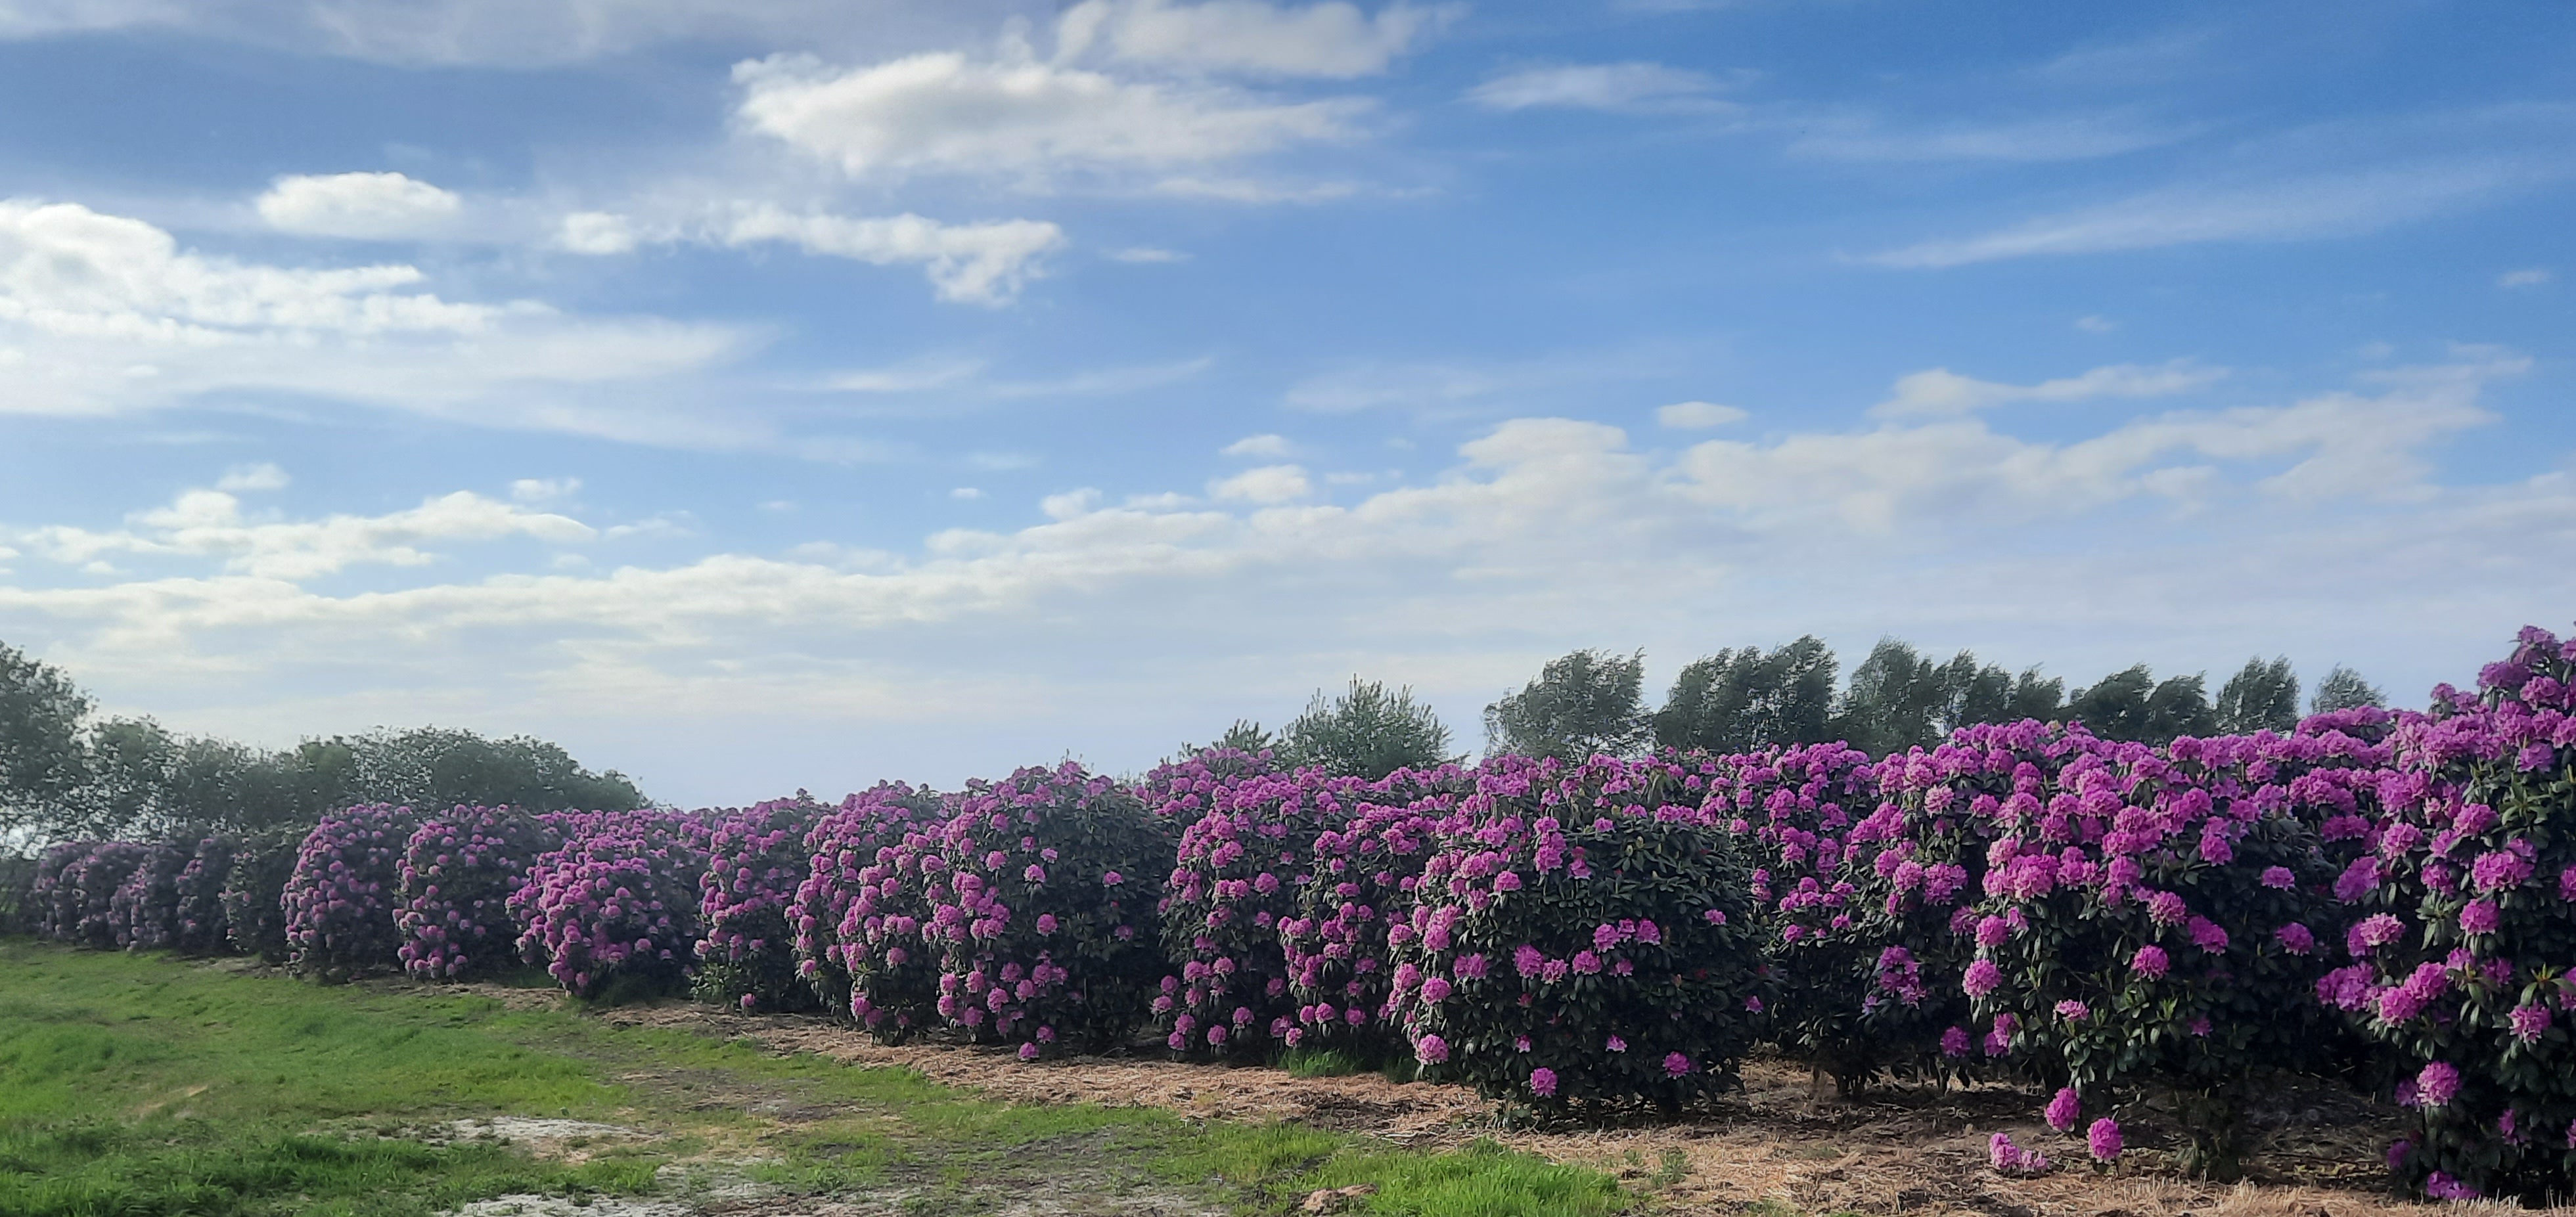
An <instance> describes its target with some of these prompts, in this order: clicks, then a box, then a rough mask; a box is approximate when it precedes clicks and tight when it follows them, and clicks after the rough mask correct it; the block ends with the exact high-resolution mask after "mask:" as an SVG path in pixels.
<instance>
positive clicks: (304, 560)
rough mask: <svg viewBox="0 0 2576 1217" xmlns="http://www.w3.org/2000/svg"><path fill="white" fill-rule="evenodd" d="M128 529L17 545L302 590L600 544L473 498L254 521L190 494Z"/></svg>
mask: <svg viewBox="0 0 2576 1217" xmlns="http://www.w3.org/2000/svg"><path fill="white" fill-rule="evenodd" d="M126 523H127V525H128V526H127V527H126V528H122V529H117V530H113V531H91V530H89V529H83V528H73V527H67V526H61V525H56V526H51V527H42V528H34V529H29V530H26V531H25V532H22V533H20V534H18V539H19V541H20V543H21V544H24V545H26V546H27V547H28V549H29V550H30V551H32V552H34V553H37V554H39V555H42V556H44V557H46V558H50V559H52V560H54V561H56V562H61V563H67V564H71V565H84V564H88V563H93V562H97V561H98V560H100V559H102V558H105V557H108V556H111V555H132V556H144V557H199V558H220V559H222V561H223V569H224V570H226V571H228V572H233V573H238V574H243V575H249V576H252V577H255V578H262V579H281V580H302V579H311V578H314V577H317V576H321V575H328V574H332V573H335V572H337V571H340V570H342V569H344V568H347V567H349V566H353V565H360V564H376V565H388V566H424V565H427V564H429V563H430V562H432V561H434V560H435V555H434V554H432V553H431V552H430V551H428V550H426V549H423V548H422V546H424V545H427V544H430V543H433V542H440V541H491V540H497V539H500V538H503V537H510V536H526V537H533V538H535V539H537V540H539V541H544V542H548V543H552V544H558V545H563V544H572V543H576V542H581V541H587V540H589V539H591V538H592V537H594V536H596V535H598V534H597V533H596V532H595V531H594V530H593V529H592V528H591V527H590V526H589V525H587V524H584V523H582V522H581V521H579V520H575V519H573V518H571V517H569V516H562V515H555V514H552V513H548V512H536V511H530V510H527V509H526V508H523V507H518V506H514V505H512V504H509V503H503V502H500V501H497V500H494V499H487V498H484V497H483V496H481V495H477V494H473V493H470V492H467V491H458V492H456V493H454V494H449V495H443V496H440V497H437V498H432V499H428V500H426V501H424V502H422V503H421V505H420V506H418V507H414V508H410V509H408V510H405V511H397V512H392V513H389V514H386V515H380V516H351V515H334V516H329V517H326V518H323V519H319V520H307V521H287V520H257V519H253V518H252V517H250V516H249V515H248V514H246V513H245V512H244V511H243V510H242V504H241V500H240V499H239V498H237V497H235V496H234V495H232V494H229V493H226V492H224V491H220V490H191V491H188V492H186V493H183V494H181V495H180V496H179V497H178V498H176V499H174V500H172V501H171V503H170V504H169V505H168V506H166V507H157V508H153V509H151V510H149V511H141V512H136V513H135V514H133V515H132V516H130V517H128V518H127V521H126Z"/></svg>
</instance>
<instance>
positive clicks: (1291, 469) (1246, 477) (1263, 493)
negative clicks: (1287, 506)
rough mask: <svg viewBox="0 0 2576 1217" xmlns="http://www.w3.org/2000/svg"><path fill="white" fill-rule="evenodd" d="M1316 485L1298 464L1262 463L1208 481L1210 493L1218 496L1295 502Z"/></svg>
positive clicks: (1311, 490)
mask: <svg viewBox="0 0 2576 1217" xmlns="http://www.w3.org/2000/svg"><path fill="white" fill-rule="evenodd" d="M1314 489H1315V488H1314V484H1313V483H1311V482H1309V481H1307V480H1306V471H1305V470H1304V469H1302V468H1299V467H1298V466H1295V465H1263V466H1262V467H1260V468H1258V469H1246V470H1244V471H1243V472H1241V473H1238V474H1236V475H1234V476H1233V477H1230V478H1219V479H1218V480H1216V481H1213V482H1210V483H1208V493H1209V494H1211V495H1214V496H1216V497H1217V498H1220V499H1237V500H1241V501H1244V502H1250V503H1293V502H1295V501H1297V500H1298V499H1302V498H1305V497H1306V496H1307V495H1309V494H1312V493H1314Z"/></svg>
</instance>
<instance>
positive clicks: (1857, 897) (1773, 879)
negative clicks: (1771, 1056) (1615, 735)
mask: <svg viewBox="0 0 2576 1217" xmlns="http://www.w3.org/2000/svg"><path fill="white" fill-rule="evenodd" d="M1698 767H1699V768H1701V769H1702V770H1704V772H1705V775H1706V782H1707V786H1706V802H1705V803H1704V804H1703V806H1704V808H1705V810H1706V813H1707V815H1708V816H1709V817H1710V818H1711V819H1713V820H1715V821H1718V822H1721V823H1723V824H1725V825H1726V826H1727V827H1728V829H1729V830H1730V831H1733V832H1736V833H1739V834H1748V835H1749V838H1750V841H1751V842H1752V843H1754V844H1755V845H1757V846H1758V851H1759V864H1758V865H1757V867H1756V868H1755V870H1754V872H1753V896H1754V900H1755V901H1756V904H1757V909H1756V914H1757V921H1758V923H1759V927H1760V930H1761V933H1762V937H1763V951H1764V957H1765V960H1766V962H1767V963H1768V965H1769V968H1770V978H1771V981H1772V985H1773V988H1774V990H1775V991H1776V993H1777V1000H1776V1001H1775V1002H1774V1004H1773V1005H1772V1007H1771V1009H1770V1015H1771V1019H1772V1023H1771V1034H1772V1035H1773V1037H1774V1038H1776V1039H1777V1040H1778V1041H1779V1043H1780V1045H1781V1047H1782V1048H1784V1049H1786V1050H1788V1051H1790V1052H1792V1053H1796V1054H1799V1055H1802V1056H1805V1057H1806V1058H1807V1059H1808V1060H1810V1061H1812V1062H1813V1063H1814V1064H1815V1066H1816V1068H1818V1069H1819V1070H1821V1071H1823V1072H1824V1073H1826V1074H1829V1075H1831V1076H1832V1077H1833V1079H1834V1081H1835V1083H1836V1085H1837V1086H1838V1087H1839V1088H1840V1089H1841V1090H1842V1091H1843V1092H1844V1093H1845V1094H1850V1093H1853V1092H1856V1091H1857V1090H1859V1089H1860V1088H1861V1087H1862V1086H1863V1085H1864V1084H1866V1083H1867V1082H1868V1081H1869V1080H1870V1079H1871V1078H1873V1077H1875V1076H1876V1075H1877V1074H1878V1073H1880V1072H1881V1071H1883V1070H1885V1069H1886V1068H1888V1067H1889V1066H1891V1065H1897V1064H1904V1065H1921V1064H1924V1063H1926V1062H1928V1061H1934V1060H1937V1059H1938V1057H1937V1055H1936V1054H1937V1048H1938V1044H1939V1037H1940V1033H1941V1031H1942V1030H1944V1029H1946V1024H1941V1023H1940V1022H1939V1019H1938V1015H1939V1014H1943V1013H1947V1011H1945V1010H1939V1009H1937V1006H1936V1011H1935V1016H1934V1017H1932V1018H1912V1019H1906V1018H1901V1017H1899V1016H1900V1015H1902V1014H1910V1013H1915V1012H1918V1011H1920V1010H1921V1009H1922V1007H1923V1004H1924V1001H1925V998H1926V996H1927V991H1926V989H1925V986H1924V985H1923V983H1922V981H1921V966H1920V963H1919V961H1918V960H1917V958H1916V956H1915V954H1914V952H1913V948H1912V947H1911V946H1909V945H1908V944H1907V941H1906V939H1905V937H1904V936H1902V935H1898V934H1893V933H1891V932H1890V931H1891V929H1893V928H1896V927H1899V926H1908V927H1910V922H1908V921H1906V920H1905V919H1902V918H1898V917H1891V916H1875V917H1874V916H1872V913H1873V911H1874V909H1875V908H1876V904H1877V902H1873V901H1871V900H1869V899H1868V898H1867V897H1866V896H1865V895H1864V893H1863V892H1862V888H1861V884H1863V883H1867V882H1869V881H1870V880H1871V879H1872V878H1874V877H1876V876H1874V874H1873V872H1872V871H1871V868H1870V867H1871V862H1872V861H1873V860H1874V857H1875V856H1876V855H1877V853H1878V852H1879V851H1877V850H1871V849H1868V847H1867V846H1868V841H1869V840H1871V839H1874V838H1870V837H1869V836H1868V834H1866V833H1857V834H1856V833H1854V832H1853V826H1854V825H1855V824H1856V823H1859V822H1862V821H1863V820H1864V819H1867V818H1869V817H1871V814H1872V812H1873V811H1874V810H1876V808H1877V807H1878V804H1879V777H1878V771H1877V769H1876V767H1875V766H1873V765H1872V764H1871V762H1870V759H1869V756H1868V754H1866V753H1864V752H1862V751H1860V750H1859V749H1857V748H1852V747H1850V746H1848V745H1844V744H1839V743H1835V744H1808V745H1800V746H1798V747H1793V748H1774V749H1770V750H1768V751H1765V752H1760V753H1752V754H1746V755H1740V756H1731V757H1727V758H1724V759H1723V760H1721V761H1717V762H1713V763H1712V762H1707V761H1702V762H1699V766H1698ZM1690 776H1691V777H1692V778H1694V779H1696V778H1699V777H1700V776H1701V774H1699V773H1693V774H1692V775H1690ZM1896 814H1898V815H1900V816H1901V814H1902V813H1901V812H1898V813H1896ZM1869 822H1870V823H1872V824H1873V825H1876V826H1880V827H1883V828H1885V827H1893V826H1892V825H1890V822H1889V818H1888V817H1887V816H1884V815H1882V816H1878V817H1876V818H1875V819H1869ZM1873 886H1876V885H1873ZM1887 894H1889V895H1893V894H1894V893H1893V891H1892V890H1891V891H1890V892H1889V893H1887ZM1909 894H1911V893H1909ZM1947 930H1948V927H1947V926H1946V925H1943V926H1940V927H1939V931H1940V932H1942V933H1946V932H1947ZM1900 1024H1902V1025H1900Z"/></svg>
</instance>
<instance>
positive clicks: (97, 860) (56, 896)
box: [30, 841, 155, 950]
mask: <svg viewBox="0 0 2576 1217" xmlns="http://www.w3.org/2000/svg"><path fill="white" fill-rule="evenodd" d="M154 848H155V847H154V846H149V845H141V844H137V843H134V842H131V841H78V842H72V843H70V844H67V845H57V846H54V847H53V848H51V849H48V850H46V851H45V856H44V858H43V859H42V860H41V861H39V862H38V864H37V871H36V884H35V887H34V889H33V891H32V892H31V893H30V898H31V899H32V900H34V901H35V903H36V917H37V923H36V932H37V933H39V934H42V935H44V936H46V937H48V938H53V939H56V940H59V941H62V942H68V943H72V944H74V945H76V946H84V947H91V948H94V949H98V950H112V949H114V948H116V947H119V946H122V945H124V943H123V942H122V941H121V939H122V937H123V935H124V932H125V923H124V920H123V919H122V918H120V917H119V916H118V915H117V907H116V893H117V891H118V889H120V888H122V887H124V886H125V881H126V880H128V879H131V878H133V877H134V872H136V871H137V870H140V869H142V867H143V866H144V864H145V863H146V862H148V861H150V860H151V856H152V850H153V849H154Z"/></svg>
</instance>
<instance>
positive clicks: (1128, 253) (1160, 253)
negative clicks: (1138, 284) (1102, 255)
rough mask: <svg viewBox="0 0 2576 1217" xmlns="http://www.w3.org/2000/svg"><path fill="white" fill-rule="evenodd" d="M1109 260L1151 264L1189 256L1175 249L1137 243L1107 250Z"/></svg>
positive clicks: (1185, 259) (1177, 260)
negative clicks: (1128, 246) (1124, 247)
mask: <svg viewBox="0 0 2576 1217" xmlns="http://www.w3.org/2000/svg"><path fill="white" fill-rule="evenodd" d="M1109 260H1110V261H1112V262H1134V263H1141V264H1145V265H1152V264H1156V263H1164V262H1187V261H1189V260H1190V256H1189V255H1188V254H1185V253H1182V252H1181V251H1179V250H1176V249H1156V248H1154V247H1152V246H1149V245H1139V246H1136V247H1134V248H1132V249H1113V250H1111V251H1109Z"/></svg>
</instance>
